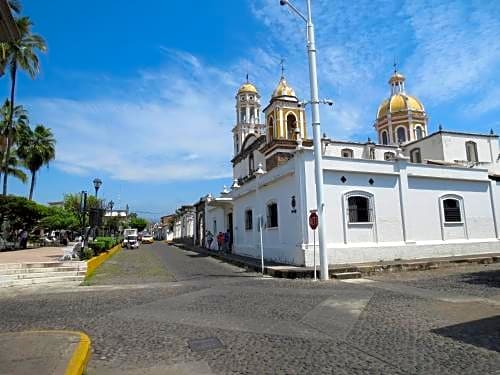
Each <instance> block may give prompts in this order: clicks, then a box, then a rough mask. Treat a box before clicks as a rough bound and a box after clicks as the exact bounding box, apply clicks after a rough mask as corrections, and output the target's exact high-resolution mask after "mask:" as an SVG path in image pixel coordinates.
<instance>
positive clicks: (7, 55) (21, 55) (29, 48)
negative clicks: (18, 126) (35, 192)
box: [0, 17, 47, 195]
mask: <svg viewBox="0 0 500 375" xmlns="http://www.w3.org/2000/svg"><path fill="white" fill-rule="evenodd" d="M16 24H17V28H18V29H19V33H20V37H19V38H18V39H17V40H15V41H12V42H6V43H1V44H0V49H1V51H2V54H1V57H2V60H1V61H0V66H1V67H2V68H5V67H7V66H8V67H9V73H10V80H11V86H10V109H11V110H10V113H9V120H8V125H7V127H8V129H12V128H13V126H14V125H13V120H14V108H15V105H14V101H15V92H16V78H17V71H18V69H21V70H24V71H25V72H26V73H28V75H29V76H30V77H31V78H33V79H34V78H35V77H36V75H37V74H38V72H39V71H40V62H39V59H38V56H37V51H41V52H45V51H46V50H47V45H46V44H45V41H44V39H43V38H42V37H41V36H40V35H36V34H33V33H32V31H31V27H32V26H33V23H32V22H31V20H30V19H29V17H21V18H18V19H17V20H16ZM2 70H3V69H2ZM13 141H14V140H13V139H12V138H11V136H10V133H7V137H6V147H5V151H4V161H3V165H4V167H5V169H7V163H8V159H9V155H10V149H11V147H12V143H13ZM3 195H7V175H6V174H4V176H3Z"/></svg>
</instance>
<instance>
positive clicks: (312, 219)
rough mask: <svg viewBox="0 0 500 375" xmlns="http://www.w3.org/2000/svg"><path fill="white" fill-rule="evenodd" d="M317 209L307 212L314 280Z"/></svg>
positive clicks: (317, 222)
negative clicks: (311, 235) (311, 234)
mask: <svg viewBox="0 0 500 375" xmlns="http://www.w3.org/2000/svg"><path fill="white" fill-rule="evenodd" d="M317 211H318V210H311V211H310V214H309V227H311V229H312V230H313V262H314V281H316V280H317V278H316V229H317V228H318V224H319V218H318V214H317Z"/></svg>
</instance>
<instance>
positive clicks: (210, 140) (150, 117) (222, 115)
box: [28, 52, 234, 181]
mask: <svg viewBox="0 0 500 375" xmlns="http://www.w3.org/2000/svg"><path fill="white" fill-rule="evenodd" d="M174 55H175V56H174V58H175V59H176V60H177V61H178V62H179V63H178V64H175V65H173V66H170V67H169V68H168V69H163V70H160V71H158V72H151V71H149V72H142V74H141V76H140V77H139V78H138V79H137V80H136V82H133V83H132V84H130V85H125V86H124V87H121V88H122V89H123V90H124V91H126V92H129V93H130V94H129V95H127V97H126V98H125V99H105V98H98V97H96V98H93V99H88V100H78V101H76V100H68V99H63V98H33V99H31V100H28V102H29V107H30V110H31V112H32V114H33V117H34V118H44V119H50V120H47V126H50V127H51V128H53V130H54V132H55V134H56V138H57V139H58V144H57V159H56V161H55V166H56V167H58V168H60V169H62V170H64V171H67V172H70V173H76V174H85V173H91V172H93V171H96V170H99V171H102V172H104V173H107V174H108V175H110V176H111V177H113V178H116V179H121V180H128V181H176V180H197V179H213V178H221V177H229V176H230V175H231V169H230V168H231V167H230V163H229V160H230V158H231V154H232V142H231V136H230V129H231V126H232V124H233V107H234V103H233V96H234V92H233V91H234V85H233V84H231V83H232V82H231V77H230V76H229V75H227V73H226V72H224V71H221V70H218V69H216V68H214V67H207V66H203V64H202V62H200V61H199V60H198V59H197V58H196V57H195V56H191V55H189V54H186V53H180V52H179V53H176V54H174ZM187 62H189V64H187V65H186V63H187ZM202 72H203V74H202ZM114 84H115V85H117V86H120V83H119V82H114ZM143 92H145V94H144V95H143V94H142V93H143Z"/></svg>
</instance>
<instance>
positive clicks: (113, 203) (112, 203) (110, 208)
mask: <svg viewBox="0 0 500 375" xmlns="http://www.w3.org/2000/svg"><path fill="white" fill-rule="evenodd" d="M114 205H115V202H113V201H109V203H108V206H109V210H110V211H111V215H113V206H114Z"/></svg>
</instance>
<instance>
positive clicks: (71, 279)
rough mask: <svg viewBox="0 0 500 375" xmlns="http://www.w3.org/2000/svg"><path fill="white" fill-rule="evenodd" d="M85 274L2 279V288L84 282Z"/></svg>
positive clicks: (0, 284) (0, 285) (0, 283)
mask: <svg viewBox="0 0 500 375" xmlns="http://www.w3.org/2000/svg"><path fill="white" fill-rule="evenodd" d="M84 279H85V276H83V275H82V276H60V277H47V278H35V279H19V280H8V281H0V288H3V287H11V286H29V285H39V284H58V283H62V284H70V283H71V284H79V283H81V282H83V280H84Z"/></svg>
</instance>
